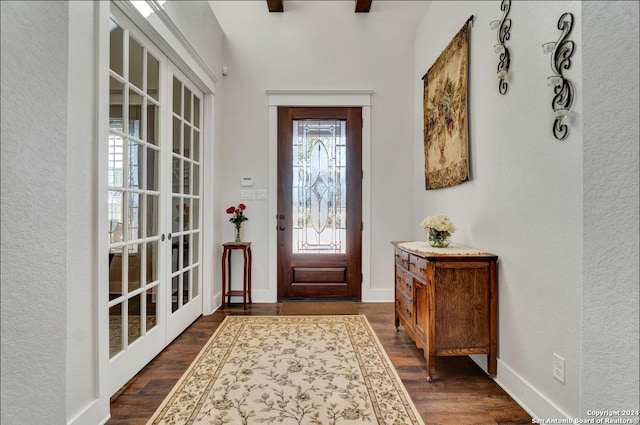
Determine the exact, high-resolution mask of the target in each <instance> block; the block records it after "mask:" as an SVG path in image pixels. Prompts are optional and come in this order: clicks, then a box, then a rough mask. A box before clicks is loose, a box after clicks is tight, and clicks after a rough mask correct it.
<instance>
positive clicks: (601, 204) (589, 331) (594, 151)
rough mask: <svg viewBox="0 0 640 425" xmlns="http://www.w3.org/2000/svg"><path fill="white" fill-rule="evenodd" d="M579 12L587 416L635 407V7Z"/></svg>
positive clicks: (586, 7) (583, 406) (597, 5)
mask: <svg viewBox="0 0 640 425" xmlns="http://www.w3.org/2000/svg"><path fill="white" fill-rule="evenodd" d="M582 14H583V18H584V23H583V28H584V31H583V41H584V46H583V52H584V53H583V55H584V63H585V64H590V65H591V66H585V69H584V76H583V82H584V105H585V106H584V134H585V136H584V141H583V155H584V193H585V195H584V268H585V273H584V291H583V313H582V316H583V323H582V368H581V369H582V383H581V390H582V398H581V403H580V412H581V414H582V415H584V416H586V412H587V410H590V409H591V410H594V409H613V410H620V409H636V410H637V409H638V399H639V395H638V374H639V371H638V362H639V359H638V347H639V342H638V332H639V331H638V328H639V324H638V281H639V273H638V267H639V265H638V233H639V230H638V221H639V219H638V179H639V176H638V156H639V152H638V140H639V138H640V135H639V134H638V116H639V114H640V111H639V108H638V98H639V89H638V65H639V64H638V39H639V35H638V2H628V1H618V2H587V1H585V2H583V3H582ZM620 29H624V31H621V30H620ZM601 64H607V66H601Z"/></svg>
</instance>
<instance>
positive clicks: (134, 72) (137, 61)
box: [129, 37, 144, 89]
mask: <svg viewBox="0 0 640 425" xmlns="http://www.w3.org/2000/svg"><path fill="white" fill-rule="evenodd" d="M143 58H144V53H143V48H142V46H141V45H140V43H138V41H137V40H136V39H135V38H133V37H129V82H130V83H131V84H133V85H135V86H136V87H138V88H139V89H142V69H143V66H144V65H143V63H142V61H143Z"/></svg>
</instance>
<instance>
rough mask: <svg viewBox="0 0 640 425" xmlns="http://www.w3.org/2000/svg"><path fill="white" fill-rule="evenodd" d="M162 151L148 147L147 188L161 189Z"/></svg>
mask: <svg viewBox="0 0 640 425" xmlns="http://www.w3.org/2000/svg"><path fill="white" fill-rule="evenodd" d="M159 157H160V152H159V151H158V150H157V149H154V148H152V147H148V148H147V190H160V159H159Z"/></svg>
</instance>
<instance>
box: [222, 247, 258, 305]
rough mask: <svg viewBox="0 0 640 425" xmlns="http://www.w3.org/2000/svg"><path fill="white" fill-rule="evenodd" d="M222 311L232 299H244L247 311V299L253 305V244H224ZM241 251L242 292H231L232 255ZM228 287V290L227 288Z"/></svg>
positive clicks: (243, 302) (243, 303)
mask: <svg viewBox="0 0 640 425" xmlns="http://www.w3.org/2000/svg"><path fill="white" fill-rule="evenodd" d="M222 247H223V250H222V309H223V310H224V306H225V302H226V304H230V303H231V297H242V306H243V307H244V309H245V310H246V309H247V298H248V299H249V304H251V242H227V243H224V244H222ZM236 249H238V250H241V251H242V253H243V255H244V266H243V268H242V269H243V277H242V290H235V291H232V290H231V253H232V252H233V250H236ZM227 286H228V288H227Z"/></svg>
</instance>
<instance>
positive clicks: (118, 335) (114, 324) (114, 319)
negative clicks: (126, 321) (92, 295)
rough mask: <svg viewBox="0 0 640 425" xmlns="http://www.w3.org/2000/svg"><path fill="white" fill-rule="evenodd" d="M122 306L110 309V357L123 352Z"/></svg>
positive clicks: (117, 305)
mask: <svg viewBox="0 0 640 425" xmlns="http://www.w3.org/2000/svg"><path fill="white" fill-rule="evenodd" d="M122 329H123V326H122V304H116V305H114V306H113V307H111V308H109V357H113V356H115V355H116V354H118V353H119V352H120V351H122Z"/></svg>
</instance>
